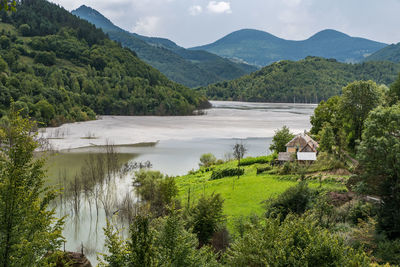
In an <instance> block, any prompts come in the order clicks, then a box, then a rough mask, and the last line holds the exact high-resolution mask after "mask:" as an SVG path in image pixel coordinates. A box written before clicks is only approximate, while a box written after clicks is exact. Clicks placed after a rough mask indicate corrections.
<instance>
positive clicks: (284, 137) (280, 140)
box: [269, 125, 294, 153]
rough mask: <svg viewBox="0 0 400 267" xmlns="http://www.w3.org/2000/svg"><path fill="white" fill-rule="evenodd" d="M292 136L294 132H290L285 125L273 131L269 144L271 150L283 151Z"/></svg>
mask: <svg viewBox="0 0 400 267" xmlns="http://www.w3.org/2000/svg"><path fill="white" fill-rule="evenodd" d="M293 138H294V134H293V133H291V132H290V130H289V128H288V127H287V126H286V125H285V126H283V127H282V129H280V130H276V131H275V135H274V137H273V138H272V144H271V145H270V146H269V149H270V150H271V151H274V152H276V153H279V152H285V151H286V144H287V143H288V142H289V141H290V140H292V139H293Z"/></svg>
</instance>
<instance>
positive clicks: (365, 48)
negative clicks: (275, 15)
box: [192, 29, 386, 66]
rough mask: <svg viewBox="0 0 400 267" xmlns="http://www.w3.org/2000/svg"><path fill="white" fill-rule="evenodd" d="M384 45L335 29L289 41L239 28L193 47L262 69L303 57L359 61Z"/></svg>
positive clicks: (261, 32)
mask: <svg viewBox="0 0 400 267" xmlns="http://www.w3.org/2000/svg"><path fill="white" fill-rule="evenodd" d="M385 46H386V44H383V43H378V42H375V41H371V40H367V39H363V38H356V37H350V36H348V35H346V34H344V33H341V32H338V31H335V30H324V31H321V32H319V33H317V34H315V35H314V36H312V37H310V38H309V39H307V40H303V41H290V40H285V39H281V38H278V37H276V36H274V35H272V34H269V33H267V32H263V31H258V30H252V29H243V30H239V31H236V32H233V33H231V34H228V35H227V36H225V37H223V38H221V39H219V40H218V41H216V42H214V43H212V44H208V45H204V46H198V47H194V48H192V49H194V50H206V51H208V52H211V53H214V54H217V55H219V56H222V57H226V58H234V59H240V60H243V61H245V62H247V63H249V64H253V65H258V66H266V65H268V64H271V63H273V62H276V61H279V60H294V61H295V60H300V59H303V58H305V57H307V56H318V57H324V58H334V59H336V60H338V61H341V62H353V63H354V62H360V61H361V60H363V59H364V58H365V57H366V56H367V55H369V54H372V53H374V52H376V51H377V50H379V49H382V48H383V47H385Z"/></svg>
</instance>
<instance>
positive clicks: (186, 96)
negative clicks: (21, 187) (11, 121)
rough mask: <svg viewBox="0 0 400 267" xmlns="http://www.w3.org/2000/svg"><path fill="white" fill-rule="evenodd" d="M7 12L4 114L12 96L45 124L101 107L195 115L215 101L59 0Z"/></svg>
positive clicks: (31, 0)
mask: <svg viewBox="0 0 400 267" xmlns="http://www.w3.org/2000/svg"><path fill="white" fill-rule="evenodd" d="M0 17H1V23H0V35H1V36H0V117H3V116H4V115H6V114H7V110H8V109H9V107H10V105H11V99H13V101H15V105H16V106H17V108H18V109H19V110H20V109H21V110H22V112H23V114H24V115H29V116H30V117H33V118H34V119H36V120H38V121H40V122H41V123H43V124H44V125H59V124H62V123H64V122H73V121H82V120H88V119H94V118H95V117H96V114H102V115H189V114H192V113H193V111H194V110H195V109H196V108H199V107H204V106H207V105H209V103H208V101H207V100H206V98H205V97H204V96H202V95H200V94H199V93H197V92H195V91H193V90H191V89H189V88H187V87H185V86H183V85H180V84H177V83H175V82H172V81H170V80H168V79H167V77H165V76H164V75H163V74H162V73H160V72H159V71H158V70H156V69H154V68H152V67H151V66H149V65H147V64H146V63H144V62H143V61H141V60H140V59H139V58H138V57H137V55H136V54H135V53H134V52H133V51H131V50H129V49H127V48H123V47H121V45H119V44H118V43H116V42H115V41H112V40H110V39H109V38H108V37H107V35H106V34H105V33H104V32H103V31H102V30H101V29H97V28H96V27H95V26H94V25H92V24H90V23H88V22H87V21H86V20H82V19H79V18H78V17H76V16H74V15H72V14H71V13H69V12H68V11H66V10H65V9H63V8H61V7H59V6H57V5H55V4H52V3H49V2H47V1H45V0H25V1H21V2H18V6H17V11H16V12H13V13H7V12H5V11H2V12H0Z"/></svg>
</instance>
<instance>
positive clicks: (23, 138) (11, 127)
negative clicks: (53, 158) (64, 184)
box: [0, 106, 63, 266]
mask: <svg viewBox="0 0 400 267" xmlns="http://www.w3.org/2000/svg"><path fill="white" fill-rule="evenodd" d="M33 127H34V123H33V122H30V121H29V120H27V119H23V118H21V117H20V116H19V115H18V113H17V112H16V111H15V108H14V107H13V106H12V110H11V113H10V114H9V115H8V123H7V124H6V125H2V126H1V128H0V255H1V256H0V265H1V266H45V265H46V259H45V257H44V256H45V255H46V254H47V253H49V252H52V251H55V250H56V249H58V248H59V247H60V245H61V243H62V241H63V240H62V236H61V231H62V226H63V220H58V219H56V218H55V217H54V216H55V212H54V210H53V209H51V208H50V206H49V203H50V201H51V200H53V199H54V198H55V197H56V193H55V192H54V191H52V190H50V189H49V188H45V187H44V180H45V171H44V161H43V159H35V158H34V156H33V152H34V150H35V149H36V148H37V147H38V144H37V143H36V142H35V141H34V137H33V136H32V135H31V133H32V129H33Z"/></svg>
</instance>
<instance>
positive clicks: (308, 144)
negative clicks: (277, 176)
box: [278, 133, 319, 162]
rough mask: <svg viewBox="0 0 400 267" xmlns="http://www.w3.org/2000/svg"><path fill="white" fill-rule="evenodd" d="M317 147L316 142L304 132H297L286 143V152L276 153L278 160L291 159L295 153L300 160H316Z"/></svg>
mask: <svg viewBox="0 0 400 267" xmlns="http://www.w3.org/2000/svg"><path fill="white" fill-rule="evenodd" d="M318 147H319V145H318V143H317V142H316V141H315V140H313V139H312V138H311V137H310V136H309V135H307V134H306V133H301V134H298V135H296V136H295V137H294V138H293V139H292V140H290V141H289V142H288V143H287V144H286V152H280V153H279V154H278V161H279V162H286V161H293V160H294V158H295V155H296V156H297V160H298V161H301V162H313V161H316V160H317V149H318Z"/></svg>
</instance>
